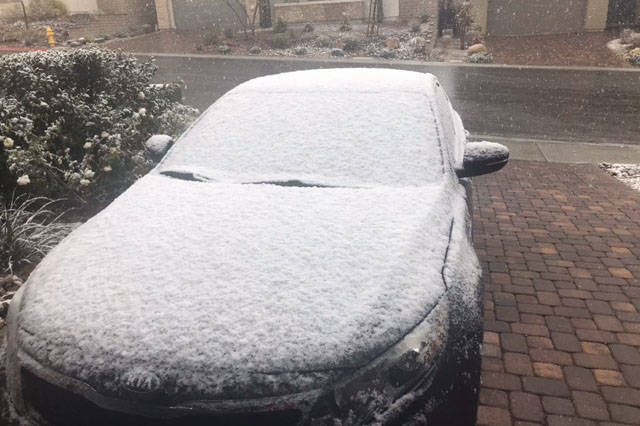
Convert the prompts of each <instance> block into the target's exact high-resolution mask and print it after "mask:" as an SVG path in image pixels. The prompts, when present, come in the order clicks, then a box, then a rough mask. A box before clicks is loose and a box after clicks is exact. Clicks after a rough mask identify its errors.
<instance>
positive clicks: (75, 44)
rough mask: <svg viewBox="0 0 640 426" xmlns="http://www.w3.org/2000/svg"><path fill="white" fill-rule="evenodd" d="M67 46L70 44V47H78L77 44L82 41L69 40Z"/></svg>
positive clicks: (79, 44) (80, 44)
mask: <svg viewBox="0 0 640 426" xmlns="http://www.w3.org/2000/svg"><path fill="white" fill-rule="evenodd" d="M69 46H71V47H78V46H82V43H80V42H77V41H70V42H69Z"/></svg>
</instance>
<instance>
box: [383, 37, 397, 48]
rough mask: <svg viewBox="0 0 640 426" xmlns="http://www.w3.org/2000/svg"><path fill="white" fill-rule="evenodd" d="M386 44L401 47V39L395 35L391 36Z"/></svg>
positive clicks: (390, 46)
mask: <svg viewBox="0 0 640 426" xmlns="http://www.w3.org/2000/svg"><path fill="white" fill-rule="evenodd" d="M384 44H385V46H387V47H388V48H389V49H397V48H399V47H400V40H398V39H397V38H395V37H390V38H388V39H387V41H385V42H384Z"/></svg>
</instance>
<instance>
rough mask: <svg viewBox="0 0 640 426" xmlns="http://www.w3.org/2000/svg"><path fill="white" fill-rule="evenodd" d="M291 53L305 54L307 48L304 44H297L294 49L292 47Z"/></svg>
mask: <svg viewBox="0 0 640 426" xmlns="http://www.w3.org/2000/svg"><path fill="white" fill-rule="evenodd" d="M293 53H295V54H296V55H306V54H307V48H306V47H304V46H298V47H296V48H295V49H293Z"/></svg>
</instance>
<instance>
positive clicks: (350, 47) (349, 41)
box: [344, 37, 360, 52]
mask: <svg viewBox="0 0 640 426" xmlns="http://www.w3.org/2000/svg"><path fill="white" fill-rule="evenodd" d="M359 47H360V42H359V41H358V39H357V38H355V37H346V38H345V39H344V50H346V51H347V52H353V51H355V50H358V48H359Z"/></svg>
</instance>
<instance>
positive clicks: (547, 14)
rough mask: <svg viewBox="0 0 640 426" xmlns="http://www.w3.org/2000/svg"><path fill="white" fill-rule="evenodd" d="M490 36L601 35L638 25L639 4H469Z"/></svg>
mask: <svg viewBox="0 0 640 426" xmlns="http://www.w3.org/2000/svg"><path fill="white" fill-rule="evenodd" d="M471 5H472V8H473V14H474V21H475V22H476V23H477V24H478V25H479V26H480V27H482V31H483V32H484V33H485V34H487V35H489V36H505V35H508V36H515V35H537V34H558V33H572V32H583V31H602V30H605V29H607V28H615V27H626V26H635V25H638V23H639V22H638V18H640V0H471Z"/></svg>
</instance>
